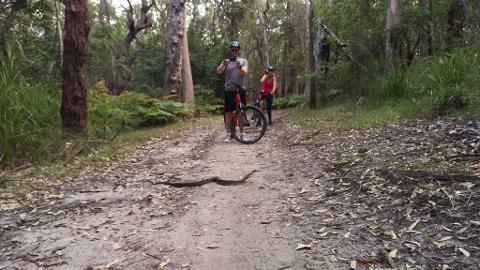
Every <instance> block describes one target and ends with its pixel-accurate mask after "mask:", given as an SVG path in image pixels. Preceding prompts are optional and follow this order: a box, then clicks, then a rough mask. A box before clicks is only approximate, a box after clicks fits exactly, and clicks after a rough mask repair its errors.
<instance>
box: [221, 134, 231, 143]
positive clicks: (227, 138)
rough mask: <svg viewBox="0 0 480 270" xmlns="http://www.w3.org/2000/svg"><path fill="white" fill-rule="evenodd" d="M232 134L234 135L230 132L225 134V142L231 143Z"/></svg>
mask: <svg viewBox="0 0 480 270" xmlns="http://www.w3.org/2000/svg"><path fill="white" fill-rule="evenodd" d="M231 136H232V135H231V134H230V133H227V134H226V135H225V137H224V138H223V142H224V143H229V142H230V138H231Z"/></svg>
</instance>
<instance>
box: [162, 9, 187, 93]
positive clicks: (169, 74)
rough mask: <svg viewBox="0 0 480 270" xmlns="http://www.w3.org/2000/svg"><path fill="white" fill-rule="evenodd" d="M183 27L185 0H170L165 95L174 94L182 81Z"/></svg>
mask: <svg viewBox="0 0 480 270" xmlns="http://www.w3.org/2000/svg"><path fill="white" fill-rule="evenodd" d="M184 27H185V1H184V0H170V7H169V16H168V44H167V62H166V67H165V84H164V86H163V89H164V91H165V94H166V95H169V94H176V93H177V92H178V91H179V90H180V87H181V82H182V48H183V35H184Z"/></svg>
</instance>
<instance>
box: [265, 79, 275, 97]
mask: <svg viewBox="0 0 480 270" xmlns="http://www.w3.org/2000/svg"><path fill="white" fill-rule="evenodd" d="M272 91H273V77H272V78H268V77H267V78H266V79H265V80H264V81H263V82H262V94H268V95H270V94H271V93H272Z"/></svg>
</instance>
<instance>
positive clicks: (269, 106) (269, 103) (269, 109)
mask: <svg viewBox="0 0 480 270" xmlns="http://www.w3.org/2000/svg"><path fill="white" fill-rule="evenodd" d="M272 103H273V95H268V96H267V113H268V123H270V124H271V123H272Z"/></svg>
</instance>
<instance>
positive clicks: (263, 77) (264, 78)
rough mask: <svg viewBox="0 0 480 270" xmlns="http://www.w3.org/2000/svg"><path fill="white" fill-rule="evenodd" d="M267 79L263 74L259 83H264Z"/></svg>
mask: <svg viewBox="0 0 480 270" xmlns="http://www.w3.org/2000/svg"><path fill="white" fill-rule="evenodd" d="M266 79H267V74H263V76H262V78H261V79H260V82H264V81H265V80H266Z"/></svg>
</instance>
